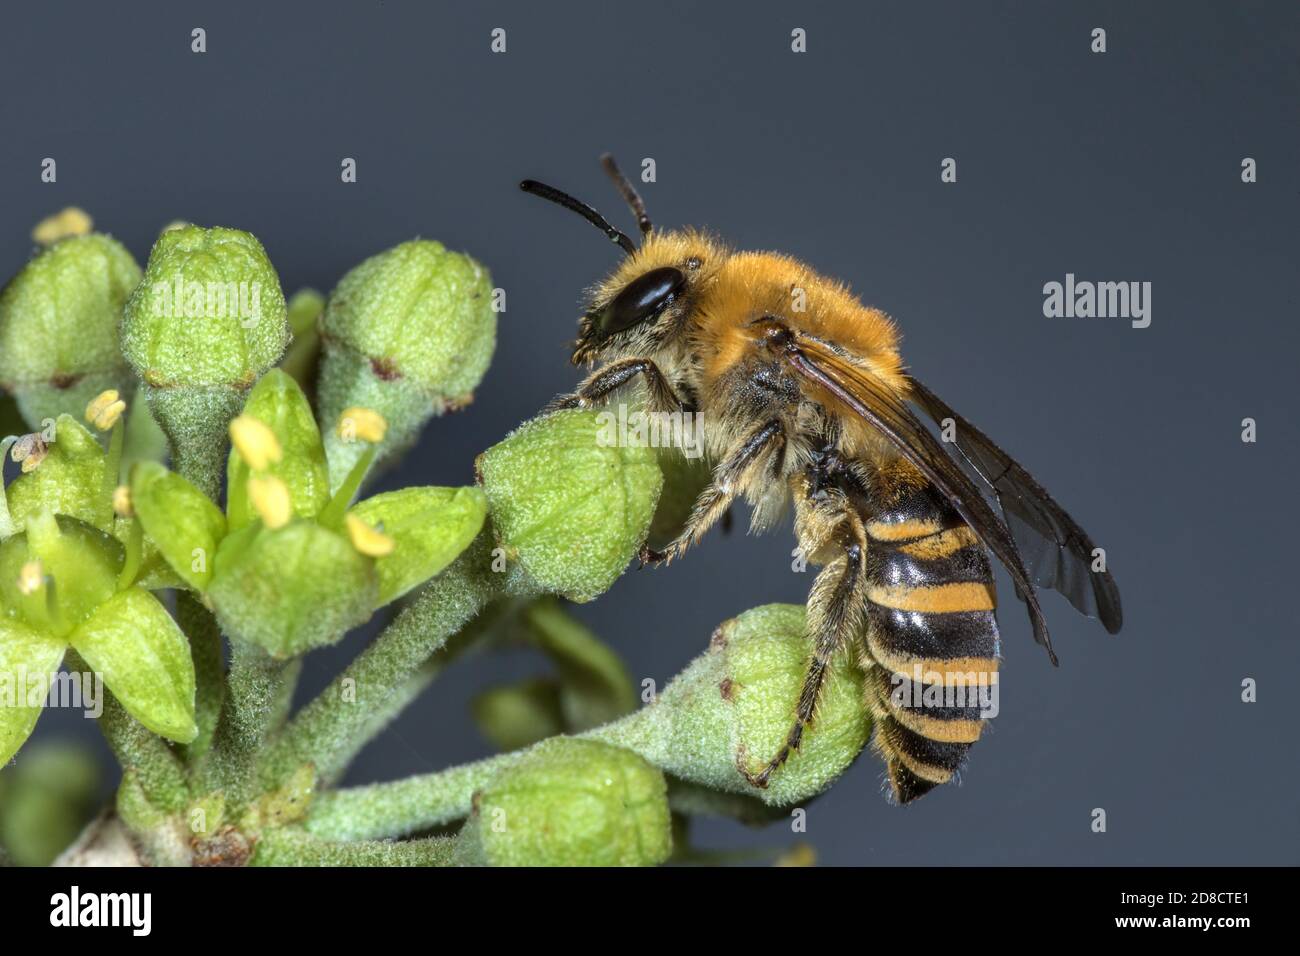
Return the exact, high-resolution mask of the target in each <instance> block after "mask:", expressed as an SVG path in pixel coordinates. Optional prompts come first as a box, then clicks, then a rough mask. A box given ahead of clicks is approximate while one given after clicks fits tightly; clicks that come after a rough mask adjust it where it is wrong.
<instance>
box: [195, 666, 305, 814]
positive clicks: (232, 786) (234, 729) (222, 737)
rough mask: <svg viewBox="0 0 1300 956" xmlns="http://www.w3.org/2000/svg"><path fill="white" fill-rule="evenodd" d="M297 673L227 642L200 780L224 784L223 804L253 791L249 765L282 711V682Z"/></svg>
mask: <svg viewBox="0 0 1300 956" xmlns="http://www.w3.org/2000/svg"><path fill="white" fill-rule="evenodd" d="M296 676H297V668H296V667H294V666H293V662H291V661H287V660H276V659H275V658H273V657H271V656H270V655H269V654H267V653H266V651H264V650H262V648H260V647H258V646H256V645H254V644H249V643H246V642H244V641H232V642H231V660H230V672H229V673H228V674H227V676H226V696H225V701H224V703H223V705H222V708H221V716H220V719H219V720H218V721H217V729H216V734H215V736H214V737H213V740H212V750H211V753H210V754H209V757H208V762H207V764H206V766H205V768H204V778H205V779H204V782H205V784H206V785H207V786H208V787H209V788H211V789H223V790H224V791H225V793H226V800H227V802H228V803H234V804H236V805H238V804H240V803H242V802H243V801H244V800H246V799H248V798H249V797H251V796H252V795H253V794H252V787H253V785H254V774H253V767H254V765H255V764H256V762H257V758H258V755H259V754H260V753H261V751H262V749H263V747H264V746H265V744H266V739H267V736H268V734H269V733H270V731H271V728H272V726H273V725H274V724H275V723H276V721H277V715H278V714H280V713H282V707H283V701H284V697H285V696H286V690H285V684H286V682H288V681H289V680H290V679H292V678H294V677H296Z"/></svg>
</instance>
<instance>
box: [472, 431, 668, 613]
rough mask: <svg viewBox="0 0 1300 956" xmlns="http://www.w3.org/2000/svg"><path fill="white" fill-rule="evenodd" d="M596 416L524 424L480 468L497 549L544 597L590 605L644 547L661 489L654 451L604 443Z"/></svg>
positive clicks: (480, 462)
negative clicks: (546, 593)
mask: <svg viewBox="0 0 1300 956" xmlns="http://www.w3.org/2000/svg"><path fill="white" fill-rule="evenodd" d="M600 434H601V429H600V427H599V425H598V423H597V417H596V413H595V412H593V411H589V410H579V409H574V410H571V411H563V412H557V413H555V414H553V415H548V416H545V417H543V418H537V419H533V420H532V421H529V422H525V423H524V424H523V425H521V426H520V427H519V428H518V429H516V430H515V431H514V432H512V433H511V434H510V435H508V436H507V437H506V439H505V440H504V441H502V442H501V443H500V444H497V445H494V446H493V447H492V448H489V449H488V450H487V451H485V452H484V453H483V454H482V455H480V456H479V458H478V461H477V462H476V469H477V471H478V474H479V477H480V480H481V482H482V485H483V490H484V491H485V492H486V493H487V499H488V511H489V513H490V514H491V516H492V525H493V527H494V529H495V531H496V535H497V541H498V544H499V545H500V546H501V547H502V548H503V549H504V550H505V554H506V556H507V558H508V559H509V560H511V561H518V562H519V564H521V565H522V566H523V568H524V570H525V572H527V574H528V575H529V577H531V578H532V580H533V581H534V582H535V583H536V584H537V585H538V586H539V587H541V588H543V589H544V590H547V591H551V592H554V593H558V594H561V595H563V596H565V597H567V598H569V599H570V600H573V601H590V600H591V599H593V598H595V597H596V596H597V595H599V594H601V593H602V592H603V591H605V590H606V589H607V588H608V587H609V586H610V585H611V584H613V583H614V581H615V580H616V579H617V578H618V576H619V575H620V574H622V573H623V569H624V568H625V567H627V564H628V562H629V561H630V560H631V559H632V556H633V555H635V554H636V552H637V549H638V548H639V547H640V546H641V543H642V542H643V541H644V540H645V536H646V530H647V529H648V528H649V526H650V519H651V517H652V516H653V515H654V510H655V503H656V502H657V501H658V498H659V490H660V488H661V487H662V485H663V475H662V474H661V472H660V471H659V466H658V464H657V462H656V456H655V452H654V449H652V448H648V447H643V446H635V445H612V444H605V443H602V442H601V441H600V437H599V436H600Z"/></svg>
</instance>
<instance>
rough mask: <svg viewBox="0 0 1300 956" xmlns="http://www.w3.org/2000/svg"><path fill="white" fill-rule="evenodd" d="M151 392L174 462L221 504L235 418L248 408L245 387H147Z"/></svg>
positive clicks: (154, 413) (151, 406) (180, 471)
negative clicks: (231, 424)
mask: <svg viewBox="0 0 1300 956" xmlns="http://www.w3.org/2000/svg"><path fill="white" fill-rule="evenodd" d="M146 393H147V394H148V397H149V410H150V411H151V412H153V417H154V420H155V421H156V422H157V423H158V425H159V427H160V428H162V430H163V434H165V435H166V436H167V442H168V445H169V446H170V448H171V455H172V467H173V468H174V469H175V470H176V471H177V473H179V474H180V475H181V476H182V477H184V478H186V479H188V480H189V481H190V483H191V484H193V485H194V486H195V487H196V488H198V489H199V490H200V491H202V492H203V493H204V494H205V495H207V496H208V497H209V498H211V499H212V500H213V501H215V502H216V503H217V504H220V503H221V481H222V479H223V478H224V477H225V473H226V459H227V457H228V454H229V450H230V434H229V432H228V429H229V427H230V420H231V419H232V418H234V417H235V416H236V415H238V414H239V410H240V409H241V408H243V407H244V398H245V397H246V392H244V391H243V390H241V389H237V388H231V387H228V386H212V387H201V386H182V387H177V388H158V387H155V386H146Z"/></svg>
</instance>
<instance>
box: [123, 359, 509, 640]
mask: <svg viewBox="0 0 1300 956" xmlns="http://www.w3.org/2000/svg"><path fill="white" fill-rule="evenodd" d="M231 434H232V436H233V437H234V447H233V448H232V449H231V452H230V457H229V461H228V464H227V469H226V471H227V478H228V489H229V492H228V495H227V500H226V510H225V512H224V513H223V512H222V511H221V510H220V509H218V508H217V506H216V505H214V504H213V503H212V502H211V501H210V500H209V499H208V498H207V496H206V495H204V494H203V493H202V492H201V491H199V490H198V489H197V488H196V487H194V486H193V485H192V484H190V482H188V481H187V480H186V479H184V478H182V477H181V476H180V475H177V474H175V473H173V472H170V471H168V470H167V469H166V468H164V467H163V466H161V465H158V464H156V463H152V462H143V463H140V464H138V465H136V466H135V468H134V469H133V470H132V473H131V499H132V503H133V506H134V508H135V512H136V514H137V515H138V516H139V518H140V521H141V522H142V524H143V525H144V528H145V531H146V532H147V533H148V535H149V537H150V539H152V540H153V541H155V542H156V543H157V547H158V548H159V550H160V551H161V553H162V555H163V557H164V558H165V559H166V561H167V563H168V564H169V565H170V566H171V567H172V569H173V570H174V571H175V572H176V574H178V575H179V576H180V577H181V578H182V579H184V581H185V582H186V583H187V584H188V585H189V586H190V587H192V588H193V589H194V590H196V591H198V592H199V593H200V594H202V595H203V596H204V598H205V599H206V601H207V602H208V603H209V604H210V605H211V606H212V607H213V609H214V610H215V612H216V615H217V619H218V621H219V622H220V623H221V625H222V627H223V629H225V630H226V632H227V633H229V634H231V635H232V636H233V637H235V638H237V639H241V640H245V641H249V642H251V643H254V644H257V645H259V646H261V647H262V648H263V649H265V650H266V651H267V652H268V653H270V654H271V655H272V656H274V657H280V658H283V657H289V656H293V655H295V654H300V653H302V652H304V651H306V650H309V649H310V648H312V647H317V646H320V645H323V644H330V643H334V642H335V641H338V640H339V639H341V638H342V637H343V635H344V634H345V633H346V632H347V631H348V630H349V629H350V628H352V627H355V626H357V625H359V624H361V623H364V622H365V621H366V620H368V619H369V617H370V615H371V614H372V613H373V612H374V611H375V609H376V608H379V607H382V606H383V605H385V604H387V603H389V602H391V601H394V600H396V599H397V598H399V597H401V596H402V595H404V594H406V593H408V592H409V591H411V590H412V589H413V588H415V587H417V586H419V585H420V584H422V583H423V582H425V581H427V580H428V579H429V578H431V577H433V576H434V575H435V574H437V573H439V572H440V571H442V569H443V568H445V567H446V566H447V565H448V564H450V563H451V561H452V560H453V559H454V558H455V557H456V556H457V555H458V554H460V552H461V551H463V550H464V549H465V547H466V546H468V544H469V543H470V541H472V540H473V538H474V536H475V535H476V534H478V531H479V529H480V528H481V527H482V524H483V521H484V517H485V515H486V511H487V508H486V503H485V501H484V499H483V495H482V493H481V492H480V491H479V490H478V489H476V488H405V489H402V490H401V491H394V492H388V493H385V494H380V495H375V496H373V497H371V498H368V499H366V500H365V501H362V502H360V503H359V504H356V505H355V506H354V505H353V504H352V498H353V496H354V495H355V494H356V491H357V489H358V487H359V486H360V484H361V480H362V478H363V477H364V475H365V471H366V468H367V467H368V466H369V464H370V463H371V461H372V460H373V451H371V452H370V453H363V455H362V458H361V461H360V462H359V463H358V466H357V467H356V468H354V469H353V472H352V474H350V475H349V476H348V479H347V480H346V481H345V482H344V483H343V485H342V487H340V488H339V489H338V491H337V492H335V493H334V494H331V493H330V490H329V481H328V476H327V474H326V466H325V453H324V448H323V444H322V442H321V436H320V431H319V429H318V428H317V427H316V421H315V419H314V418H313V417H312V414H311V408H310V405H309V404H308V402H307V397H306V396H305V395H304V394H303V392H302V389H301V388H300V387H299V386H298V384H297V383H296V382H295V381H294V380H293V379H292V378H291V377H290V376H289V375H287V374H286V373H284V372H282V371H280V370H278V369H275V370H272V371H270V372H268V373H267V374H266V375H265V376H264V377H263V378H262V380H261V381H260V382H258V384H257V386H256V387H255V388H254V389H253V391H252V392H251V393H250V394H249V396H248V402H247V403H246V404H245V406H244V410H243V412H242V413H241V415H240V416H239V417H238V418H237V419H235V420H234V422H232V424H231ZM358 440H359V441H364V439H358Z"/></svg>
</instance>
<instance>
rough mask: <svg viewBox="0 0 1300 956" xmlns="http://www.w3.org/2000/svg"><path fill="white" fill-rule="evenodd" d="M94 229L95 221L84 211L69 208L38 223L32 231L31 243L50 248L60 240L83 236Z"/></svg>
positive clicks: (74, 207) (72, 207) (73, 207)
mask: <svg viewBox="0 0 1300 956" xmlns="http://www.w3.org/2000/svg"><path fill="white" fill-rule="evenodd" d="M94 228H95V221H94V220H93V219H91V218H90V216H88V215H87V214H86V212H85V210H83V209H78V208H77V207H76V206H69V207H68V208H67V209H64V210H62V211H60V212H56V213H55V214H54V215H53V216H47V217H46V218H44V219H42V220H41V221H40V222H38V223H37V224H36V228H35V229H33V230H32V241H33V242H35V243H37V244H39V245H42V246H52V245H54V244H55V243H56V242H58V241H59V240H60V239H69V238H71V237H72V236H84V235H86V234H87V233H89V232H90V230H92V229H94Z"/></svg>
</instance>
